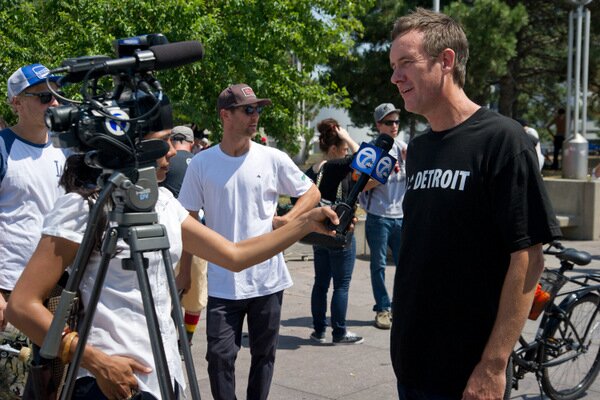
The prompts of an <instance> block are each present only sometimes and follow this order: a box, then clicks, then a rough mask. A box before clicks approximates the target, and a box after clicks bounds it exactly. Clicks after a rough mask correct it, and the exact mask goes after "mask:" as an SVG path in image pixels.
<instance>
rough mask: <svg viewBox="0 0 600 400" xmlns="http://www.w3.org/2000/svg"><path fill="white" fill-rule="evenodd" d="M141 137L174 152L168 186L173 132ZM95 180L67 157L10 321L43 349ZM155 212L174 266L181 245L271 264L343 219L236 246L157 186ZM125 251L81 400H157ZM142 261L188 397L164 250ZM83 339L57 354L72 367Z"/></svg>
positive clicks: (106, 290) (91, 339)
mask: <svg viewBox="0 0 600 400" xmlns="http://www.w3.org/2000/svg"><path fill="white" fill-rule="evenodd" d="M145 139H159V140H163V141H165V142H167V143H168V144H169V148H170V150H169V152H168V153H167V154H166V155H165V156H163V157H161V158H160V159H158V160H157V168H156V175H157V180H158V181H162V180H164V179H165V176H166V173H167V171H168V166H169V159H170V158H171V157H173V156H174V155H175V150H174V149H173V147H172V145H171V143H170V129H166V130H163V131H158V132H151V133H150V134H148V135H146V137H145ZM98 174H99V170H96V169H93V168H90V167H88V166H87V165H85V163H84V162H83V156H81V155H77V156H74V157H73V158H70V159H69V161H68V163H67V165H66V169H65V172H64V176H63V178H62V184H63V186H65V189H66V192H67V193H66V194H65V195H64V196H62V197H60V198H59V199H58V201H57V203H56V205H55V207H54V209H53V210H52V211H51V212H50V214H48V215H47V216H46V219H45V221H44V228H43V235H42V238H41V240H40V242H39V244H38V247H37V249H36V251H35V253H34V254H33V256H32V257H31V259H30V261H29V263H28V264H27V267H26V268H25V270H24V272H23V274H22V275H21V278H20V279H19V281H18V282H17V284H16V287H15V289H14V291H13V293H12V297H11V301H10V303H9V306H8V311H7V312H8V319H9V320H10V322H11V323H13V324H14V325H15V326H16V327H18V328H19V329H21V330H22V331H23V332H24V333H25V334H26V335H28V336H29V337H30V338H31V340H32V341H33V342H34V343H36V344H38V345H41V344H42V342H43V340H44V337H45V335H46V332H47V331H48V328H49V326H50V323H51V321H52V314H51V313H50V312H49V311H48V310H47V309H46V308H45V307H44V299H46V297H47V295H48V293H49V292H50V290H51V289H52V288H53V287H54V286H55V285H56V283H57V282H58V281H59V278H60V277H61V275H62V274H63V272H64V270H65V269H66V268H68V267H69V266H70V265H71V264H72V263H73V261H74V259H75V255H76V253H77V250H78V248H79V246H80V244H81V242H82V239H83V235H84V232H85V228H86V225H87V221H88V216H89V209H90V206H91V205H92V204H93V202H94V201H95V199H96V198H97V195H98V188H97V187H96V178H97V177H98ZM155 211H156V213H157V214H158V219H159V222H160V223H161V224H162V225H164V227H165V229H166V231H167V233H168V237H169V242H170V244H171V247H170V255H171V259H172V262H173V264H174V265H175V264H176V263H177V261H178V259H179V257H180V254H181V252H182V248H183V249H184V250H185V251H187V252H189V253H192V254H195V255H197V256H199V257H201V258H203V259H206V260H209V261H213V262H215V263H218V264H219V265H222V266H225V267H226V268H228V269H230V270H232V271H241V270H242V269H245V268H247V267H248V266H252V265H254V264H256V263H258V262H261V261H263V260H265V259H268V258H269V257H272V256H273V255H274V254H276V253H279V252H281V251H282V250H283V249H285V248H286V247H287V246H289V245H291V244H292V243H294V242H295V241H296V240H298V239H300V238H301V237H303V236H305V235H306V234H308V233H310V232H312V231H317V232H321V233H326V234H332V232H331V231H329V230H328V229H327V228H325V226H324V225H323V223H322V222H323V221H324V220H325V219H326V218H332V219H333V220H334V222H338V220H337V217H336V215H335V213H334V212H333V211H332V210H331V209H330V208H318V209H314V210H312V211H311V212H309V213H306V214H304V215H302V216H300V217H299V218H297V219H295V220H293V221H291V222H289V223H287V224H286V225H284V226H283V227H281V228H279V229H277V232H270V233H267V234H264V235H262V236H259V237H255V238H251V239H248V240H244V241H241V242H239V243H232V242H230V241H228V240H226V239H225V238H223V237H222V236H221V235H219V234H217V233H216V232H214V231H212V230H211V229H209V228H207V227H206V226H204V225H202V224H201V223H199V222H198V221H197V220H195V219H194V218H192V217H191V216H189V214H188V212H187V210H185V209H184V208H183V207H182V206H181V205H180V204H179V202H178V201H177V200H176V199H175V198H174V197H173V195H172V194H171V193H170V192H169V191H168V190H167V189H165V188H162V187H161V188H159V195H158V201H157V203H156V206H155ZM106 224H107V218H104V221H102V223H101V224H100V225H101V226H100V227H99V229H98V232H97V235H96V244H95V247H94V249H95V250H94V252H93V253H92V256H91V257H90V261H89V263H88V265H87V267H86V270H85V274H84V277H83V279H82V281H81V285H80V287H79V289H80V291H81V297H82V300H83V305H84V310H85V307H86V303H87V302H88V301H89V297H90V292H91V290H92V288H93V285H94V281H95V279H96V276H97V272H98V267H99V263H100V257H101V255H100V251H99V247H98V246H99V245H100V243H101V236H102V233H103V232H104V229H105V228H106ZM129 253H130V252H129V247H128V246H127V244H126V243H125V242H124V241H123V240H121V239H119V241H118V242H117V251H116V255H115V256H114V257H113V258H112V259H111V261H110V264H109V266H108V272H107V276H106V280H105V282H104V285H103V290H102V292H101V295H100V299H99V301H98V304H97V309H96V312H95V314H94V319H93V322H92V326H91V329H90V334H89V336H88V340H87V344H86V347H85V350H84V353H83V357H82V360H81V368H80V370H79V371H78V379H77V382H76V383H75V391H74V397H73V398H75V399H111V400H113V399H126V398H127V399H130V398H133V397H134V394H136V393H137V395H136V396H135V397H134V398H136V399H138V398H143V399H154V398H160V387H159V383H158V382H159V381H158V378H157V373H156V368H155V365H154V359H153V355H152V351H151V345H150V338H149V335H148V332H147V328H146V321H145V316H144V310H143V306H142V301H141V300H142V299H141V293H140V289H139V284H138V282H137V279H136V278H137V277H136V273H135V271H129V270H124V269H123V268H122V267H121V261H122V260H123V259H126V258H128V257H129ZM144 256H145V257H146V258H148V260H149V265H148V268H147V272H148V275H149V282H150V286H151V289H152V293H153V297H154V301H155V307H156V311H157V316H158V319H159V325H160V337H161V338H162V341H163V346H164V349H165V354H166V357H167V361H168V367H169V371H170V373H171V376H172V378H173V379H174V381H175V383H176V384H175V388H176V389H177V390H178V393H182V390H184V386H185V381H184V377H183V371H182V368H181V360H180V356H179V351H178V349H177V333H176V330H175V325H174V323H173V321H172V320H171V318H170V315H171V298H170V296H169V292H168V290H166V289H165V288H167V287H168V286H167V280H166V279H167V278H166V271H165V268H164V266H163V262H162V256H161V253H160V252H152V253H150V252H148V253H145V255H144ZM40 277H43V279H40ZM77 341H78V336H77V333H75V332H72V333H71V332H66V333H65V335H64V336H63V339H62V342H61V345H60V350H59V354H60V355H61V359H62V360H63V362H65V363H68V362H69V361H70V359H71V357H72V355H73V353H74V351H75V349H76V345H77Z"/></svg>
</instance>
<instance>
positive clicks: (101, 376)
mask: <svg viewBox="0 0 600 400" xmlns="http://www.w3.org/2000/svg"><path fill="white" fill-rule="evenodd" d="M85 359H86V360H85V361H86V364H87V363H88V361H89V363H90V364H89V365H88V366H86V368H87V369H88V370H89V371H90V372H92V374H93V375H94V377H95V378H96V382H97V383H98V386H99V387H100V390H102V393H104V395H105V396H106V397H108V398H109V399H111V400H112V399H114V400H122V399H128V398H131V396H132V394H134V393H136V392H137V390H138V381H137V377H136V376H135V373H142V374H149V373H150V372H152V369H151V368H149V367H147V366H145V365H143V364H141V363H140V362H139V361H137V360H134V359H133V358H130V357H125V356H109V355H107V354H105V353H104V352H102V351H100V350H98V349H94V348H93V347H90V346H87V347H86V357H85Z"/></svg>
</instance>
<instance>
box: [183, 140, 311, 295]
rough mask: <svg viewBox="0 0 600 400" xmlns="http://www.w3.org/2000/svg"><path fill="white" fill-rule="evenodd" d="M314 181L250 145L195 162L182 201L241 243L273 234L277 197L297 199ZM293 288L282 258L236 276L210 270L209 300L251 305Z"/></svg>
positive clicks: (214, 150) (272, 152)
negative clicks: (253, 300) (243, 151)
mask: <svg viewBox="0 0 600 400" xmlns="http://www.w3.org/2000/svg"><path fill="white" fill-rule="evenodd" d="M311 185H312V181H311V180H310V179H309V178H308V177H307V176H306V175H304V173H303V172H302V171H300V169H299V168H298V167H297V166H296V165H295V164H294V163H293V162H292V160H291V159H290V158H289V157H288V156H287V155H286V154H285V153H283V152H282V151H280V150H277V149H274V148H271V147H267V146H262V145H259V144H257V143H254V142H251V145H250V150H249V151H248V152H247V153H246V154H244V155H242V156H240V157H231V156H228V155H227V154H225V153H223V151H221V148H220V146H213V147H211V148H210V149H208V150H204V151H202V152H200V153H198V154H196V155H195V156H194V158H193V159H192V162H191V163H190V165H189V166H188V169H187V171H186V174H185V178H184V179H183V184H182V186H181V191H180V192H179V197H178V199H179V201H180V202H181V204H182V205H183V206H184V207H185V208H187V209H188V210H192V211H197V210H200V209H202V208H203V209H204V212H205V219H206V225H207V226H208V227H209V228H211V229H213V230H215V231H217V232H218V233H220V234H221V235H223V236H224V237H226V238H227V239H229V240H231V241H234V242H239V241H241V240H244V239H247V238H250V237H254V236H259V235H262V234H264V233H267V232H270V231H272V230H273V228H272V221H273V217H274V216H275V211H276V209H277V202H278V200H279V195H280V194H283V195H289V196H293V197H299V196H301V195H302V194H304V193H305V192H306V191H307V190H308V189H309V188H310V187H311ZM291 285H292V279H291V277H290V274H289V272H288V270H287V267H286V265H285V262H284V260H283V255H282V254H278V255H276V256H275V257H273V258H271V259H269V260H267V261H265V262H262V263H260V264H257V265H255V266H253V267H250V268H248V269H245V270H244V271H241V272H238V273H234V272H231V271H228V270H226V269H224V268H221V267H219V266H218V265H215V264H213V263H209V264H208V295H209V296H212V297H218V298H222V299H230V300H238V299H247V298H253V297H259V296H266V295H268V294H272V293H276V292H278V291H281V290H284V289H286V288H288V287H290V286H291Z"/></svg>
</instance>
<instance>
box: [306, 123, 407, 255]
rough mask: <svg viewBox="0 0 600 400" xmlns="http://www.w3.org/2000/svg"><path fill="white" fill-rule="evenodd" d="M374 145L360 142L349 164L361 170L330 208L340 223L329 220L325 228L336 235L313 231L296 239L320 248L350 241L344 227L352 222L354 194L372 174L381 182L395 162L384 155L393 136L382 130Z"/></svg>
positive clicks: (362, 187)
mask: <svg viewBox="0 0 600 400" xmlns="http://www.w3.org/2000/svg"><path fill="white" fill-rule="evenodd" d="M374 145H375V147H376V148H373V147H372V146H370V145H365V144H364V143H363V146H361V148H360V149H359V151H358V152H357V153H356V155H355V158H354V161H353V163H352V166H353V167H354V166H356V169H357V170H359V171H360V172H362V173H361V174H360V177H359V178H358V180H357V181H356V183H355V184H354V186H353V187H352V189H351V190H350V192H349V193H348V197H347V198H346V200H345V201H343V202H341V203H338V204H336V205H334V207H333V208H334V210H335V213H336V214H337V216H338V218H339V220H340V223H339V224H338V225H333V224H332V223H331V221H328V223H327V227H328V228H329V229H331V230H335V232H336V235H335V236H328V235H323V234H321V233H315V232H313V233H309V234H308V235H306V236H305V237H303V238H302V239H300V242H302V243H306V244H314V245H318V246H324V247H345V246H346V245H349V244H350V243H349V240H350V233H348V227H349V226H350V223H351V222H352V218H354V206H355V205H356V201H357V200H358V195H359V194H360V192H362V191H363V189H364V188H365V186H366V185H367V183H368V182H369V180H370V179H371V175H372V174H373V173H374V174H375V178H376V179H377V180H378V181H380V182H382V183H385V181H386V180H387V177H388V176H389V173H390V172H391V170H392V169H393V165H394V164H395V162H396V160H395V159H394V158H393V157H391V156H389V155H388V154H387V153H388V152H389V151H390V150H391V149H392V146H393V145H394V138H392V137H391V136H389V135H386V134H383V133H382V134H380V135H379V136H378V137H377V139H376V140H375V143H374Z"/></svg>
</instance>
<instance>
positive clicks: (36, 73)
mask: <svg viewBox="0 0 600 400" xmlns="http://www.w3.org/2000/svg"><path fill="white" fill-rule="evenodd" d="M49 73H50V71H49V70H48V68H46V67H44V66H43V65H42V64H29V65H26V66H24V67H21V68H19V69H18V70H16V71H15V72H14V73H13V74H12V75H11V76H10V78H8V82H7V86H8V101H9V102H10V101H12V99H13V97H15V96H17V95H19V94H21V92H23V91H24V90H25V89H27V88H28V87H31V86H34V85H37V84H38V83H42V82H46V77H47V76H48V74H49ZM59 79H60V76H55V75H50V82H56V81H58V80H59Z"/></svg>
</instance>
